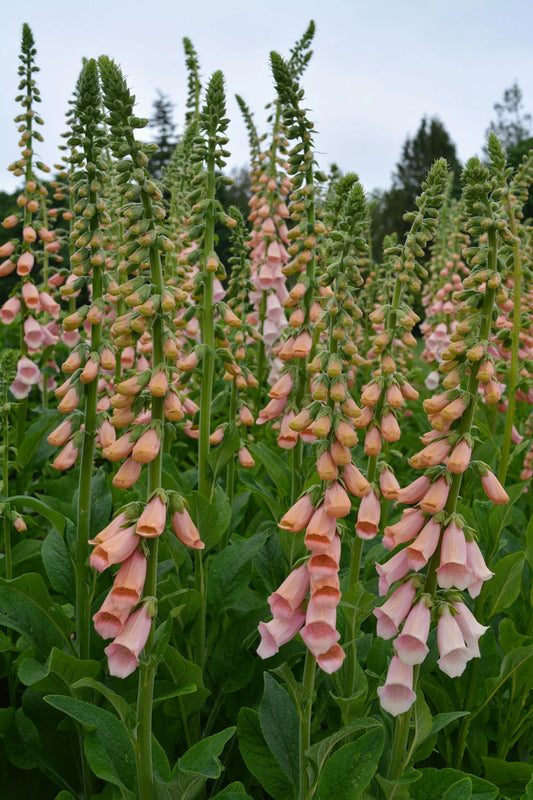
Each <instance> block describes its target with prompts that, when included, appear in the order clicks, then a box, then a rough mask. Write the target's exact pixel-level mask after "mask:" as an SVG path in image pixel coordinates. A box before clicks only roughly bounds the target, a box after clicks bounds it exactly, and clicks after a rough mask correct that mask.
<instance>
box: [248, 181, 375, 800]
mask: <svg viewBox="0 0 533 800" xmlns="http://www.w3.org/2000/svg"><path fill="white" fill-rule="evenodd" d="M338 197H339V205H340V206H341V207H342V212H341V213H339V215H338V219H337V220H336V223H337V224H336V230H335V237H334V242H336V244H335V245H334V246H333V247H332V251H333V252H332V253H331V254H330V263H329V266H328V268H327V270H326V271H325V273H324V275H323V276H322V277H321V278H320V284H321V286H322V287H323V288H326V287H329V289H330V293H329V294H328V295H326V296H325V297H324V301H323V306H320V311H321V314H320V317H319V318H318V319H317V326H319V327H320V328H321V329H323V330H325V331H327V339H326V341H325V342H324V343H323V346H321V344H322V343H321V344H319V345H318V347H319V352H318V353H317V355H316V356H315V358H314V359H313V361H312V363H311V364H309V365H308V370H309V372H310V373H311V374H312V376H313V377H312V397H313V402H312V403H311V405H310V406H309V407H308V408H305V409H303V410H302V411H301V412H300V414H299V415H298V416H294V415H293V419H292V421H291V422H290V423H289V428H290V429H293V430H295V431H296V432H298V431H302V430H303V429H304V428H307V427H309V428H310V429H311V431H312V432H313V437H314V438H315V439H316V448H317V449H316V458H317V461H316V465H317V472H318V478H319V485H317V486H314V487H313V488H312V489H311V490H310V491H308V492H306V493H305V494H304V495H303V496H302V497H301V498H300V499H299V500H298V501H297V502H296V503H295V504H294V505H293V506H292V507H291V509H289V511H288V512H287V513H286V514H285V515H284V517H283V518H282V520H281V521H280V523H279V525H280V527H281V528H282V529H284V530H288V531H291V532H294V533H297V532H299V531H300V530H303V529H304V528H305V531H306V532H305V537H304V544H305V546H306V548H307V550H308V551H309V553H310V557H309V559H308V561H306V562H305V563H303V564H301V565H300V566H298V567H296V568H295V569H294V570H293V571H292V572H291V574H290V575H289V577H288V578H287V579H286V580H285V581H284V583H283V584H282V585H281V586H280V587H279V589H278V590H277V591H276V592H275V593H274V594H273V595H271V596H270V597H269V603H270V607H271V611H272V614H273V619H272V620H271V621H270V622H267V623H260V625H259V630H260V633H261V637H262V638H261V644H260V646H259V648H258V654H259V655H260V656H261V657H262V658H266V657H269V656H271V655H273V654H274V653H276V652H277V651H278V649H279V647H280V646H281V645H282V644H284V643H285V642H287V641H288V640H289V639H291V638H292V637H293V636H295V635H296V633H298V631H300V633H301V637H302V639H303V641H304V642H305V644H306V646H307V648H308V651H307V653H306V661H305V667H304V677H303V691H304V694H303V698H304V699H303V703H302V709H301V717H300V719H301V723H300V797H306V796H307V793H308V790H309V786H308V775H307V756H306V753H307V750H308V748H309V746H310V735H311V713H312V699H313V687H314V675H315V660H316V662H317V663H318V665H319V667H320V668H321V669H322V670H324V671H325V672H327V673H330V674H331V673H333V672H336V671H337V670H338V669H340V667H341V666H342V663H343V660H344V657H345V653H344V651H343V649H342V647H341V646H340V645H339V644H338V640H339V639H340V633H339V631H338V630H337V623H336V616H337V605H338V603H339V601H340V598H341V593H340V584H339V577H338V572H339V567H340V556H341V538H340V535H339V534H340V526H339V520H340V519H341V518H343V517H345V516H347V514H348V513H349V512H350V508H351V501H350V498H349V495H348V493H347V491H346V490H348V491H349V492H351V493H356V494H357V495H358V496H360V495H361V494H362V493H364V492H365V491H368V489H369V487H368V484H366V482H365V481H364V480H360V481H358V475H359V474H358V471H357V469H356V467H355V466H354V464H353V463H352V459H351V453H350V447H353V446H354V445H355V444H356V443H357V436H356V434H355V431H354V429H353V424H352V418H353V415H354V414H355V413H358V412H359V410H358V409H357V407H356V406H355V403H354V402H353V400H351V399H350V398H349V394H348V391H347V383H348V378H349V370H350V367H351V364H352V363H353V360H354V356H355V353H354V345H353V338H352V334H353V326H354V321H355V320H357V319H358V318H359V317H360V316H361V315H362V312H361V311H360V309H359V308H358V306H357V304H356V302H355V299H354V296H353V289H352V287H356V286H358V285H361V283H362V278H361V276H360V273H359V271H358V268H357V258H356V256H360V255H361V253H364V252H365V249H366V243H365V241H364V239H362V237H361V232H362V231H363V230H364V227H365V225H366V217H365V200H364V195H363V191H362V188H361V186H360V184H359V183H358V182H357V181H356V180H355V178H354V176H346V178H345V180H343V181H341V182H339V187H338ZM285 379H290V373H289V372H286V373H285V374H284V376H283V377H282V378H281V379H280V380H279V381H278V382H277V384H275V386H274V387H273V390H276V388H277V391H278V392H281V391H285V389H283V390H282V385H283V382H284V380H285ZM290 382H291V380H285V383H287V384H290ZM318 387H320V389H319V388H318ZM359 477H360V478H361V479H362V476H359ZM356 484H357V485H356ZM308 591H310V599H309V602H308V604H307V608H306V609H305V611H304V609H303V606H302V603H303V601H304V599H305V597H306V595H307V592H308Z"/></svg>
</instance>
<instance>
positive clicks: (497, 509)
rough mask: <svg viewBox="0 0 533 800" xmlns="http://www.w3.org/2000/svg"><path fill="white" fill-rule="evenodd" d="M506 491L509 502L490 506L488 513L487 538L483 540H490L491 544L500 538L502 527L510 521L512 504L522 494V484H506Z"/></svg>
mask: <svg viewBox="0 0 533 800" xmlns="http://www.w3.org/2000/svg"><path fill="white" fill-rule="evenodd" d="M506 491H507V494H508V495H509V502H508V503H502V504H501V505H497V506H492V509H491V512H490V515H489V520H488V526H487V538H486V539H485V540H484V541H489V542H491V545H492V543H493V542H495V541H497V540H498V539H499V538H500V536H501V532H502V531H503V529H504V528H505V527H506V525H507V524H508V523H509V522H511V520H512V516H513V506H514V504H515V503H516V502H517V501H518V500H520V499H521V498H522V497H523V496H524V484H523V483H518V484H515V485H514V486H507V487H506Z"/></svg>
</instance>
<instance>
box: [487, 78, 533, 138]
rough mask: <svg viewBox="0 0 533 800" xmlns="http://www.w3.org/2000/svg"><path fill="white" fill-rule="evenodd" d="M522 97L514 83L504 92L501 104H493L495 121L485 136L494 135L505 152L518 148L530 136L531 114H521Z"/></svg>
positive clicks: (519, 89) (516, 84)
mask: <svg viewBox="0 0 533 800" xmlns="http://www.w3.org/2000/svg"><path fill="white" fill-rule="evenodd" d="M522 97H523V95H522V90H521V88H520V87H519V85H518V83H517V82H516V81H515V82H514V83H513V84H512V86H510V87H509V88H508V89H506V90H505V91H504V93H503V99H502V102H501V103H494V111H495V112H496V121H494V120H492V121H491V123H490V125H489V127H488V129H487V134H490V133H495V134H496V136H497V137H498V139H500V141H501V143H502V145H503V147H504V148H505V149H506V150H507V149H509V148H511V147H518V145H519V144H520V143H521V142H522V141H523V140H524V139H528V138H529V137H530V135H531V114H527V113H526V114H524V113H523V111H522V109H523V108H524V103H523V102H522Z"/></svg>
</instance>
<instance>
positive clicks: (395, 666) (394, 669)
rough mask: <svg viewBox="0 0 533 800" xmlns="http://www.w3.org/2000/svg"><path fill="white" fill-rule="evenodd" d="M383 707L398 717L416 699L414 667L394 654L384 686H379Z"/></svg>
mask: <svg viewBox="0 0 533 800" xmlns="http://www.w3.org/2000/svg"><path fill="white" fill-rule="evenodd" d="M378 695H379V700H380V703H381V707H382V708H383V709H384V710H385V711H388V712H389V714H392V716H393V717H397V716H398V715H399V714H403V713H405V712H406V711H408V710H409V709H410V708H411V706H412V705H413V703H414V702H415V700H416V694H415V692H414V691H413V667H412V666H411V665H410V664H404V663H403V661H401V659H400V658H399V657H398V656H393V657H392V659H391V662H390V664H389V669H388V672H387V679H386V681H385V685H384V686H378Z"/></svg>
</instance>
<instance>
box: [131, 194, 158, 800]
mask: <svg viewBox="0 0 533 800" xmlns="http://www.w3.org/2000/svg"><path fill="white" fill-rule="evenodd" d="M141 197H142V204H143V210H144V215H145V218H146V219H149V220H153V218H154V215H153V212H152V203H151V200H150V197H149V195H148V194H146V192H144V191H143V193H142V195H141ZM150 229H151V230H153V229H154V223H153V221H152V222H151V225H150ZM150 272H151V280H152V285H153V288H154V293H155V294H156V295H159V296H161V294H162V292H163V273H162V268H161V258H160V254H159V250H158V249H157V247H156V246H152V247H150ZM152 362H153V365H154V367H155V366H157V365H159V364H162V363H163V362H164V353H163V316H162V313H161V312H157V313H156V314H155V316H154V319H153V326H152ZM164 419H165V413H164V399H163V398H162V397H153V398H152V421H153V422H156V423H157V422H159V423H160V426H161V428H162V427H163V424H164ZM162 465H163V448H162V447H160V448H159V453H158V455H157V457H156V458H155V459H154V460H153V461H152V462H150V464H149V465H148V497H151V496H152V495H153V493H154V492H155V491H157V490H158V489H160V488H161V478H162ZM146 545H147V549H148V555H147V570H146V581H145V584H144V596H145V597H154V598H156V597H157V552H158V538H157V537H155V538H153V539H147V540H146ZM154 640H155V618H154V620H153V621H152V627H151V629H150V634H149V636H148V640H147V642H146V645H145V648H144V652H145V661H144V663H143V664H142V665H141V668H140V672H139V689H138V695H137V778H138V783H139V798H140V800H153V798H154V783H153V769H152V705H153V695H154V682H155V674H156V670H157V665H156V664H155V662H154V659H153V656H152V651H153V647H154Z"/></svg>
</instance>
